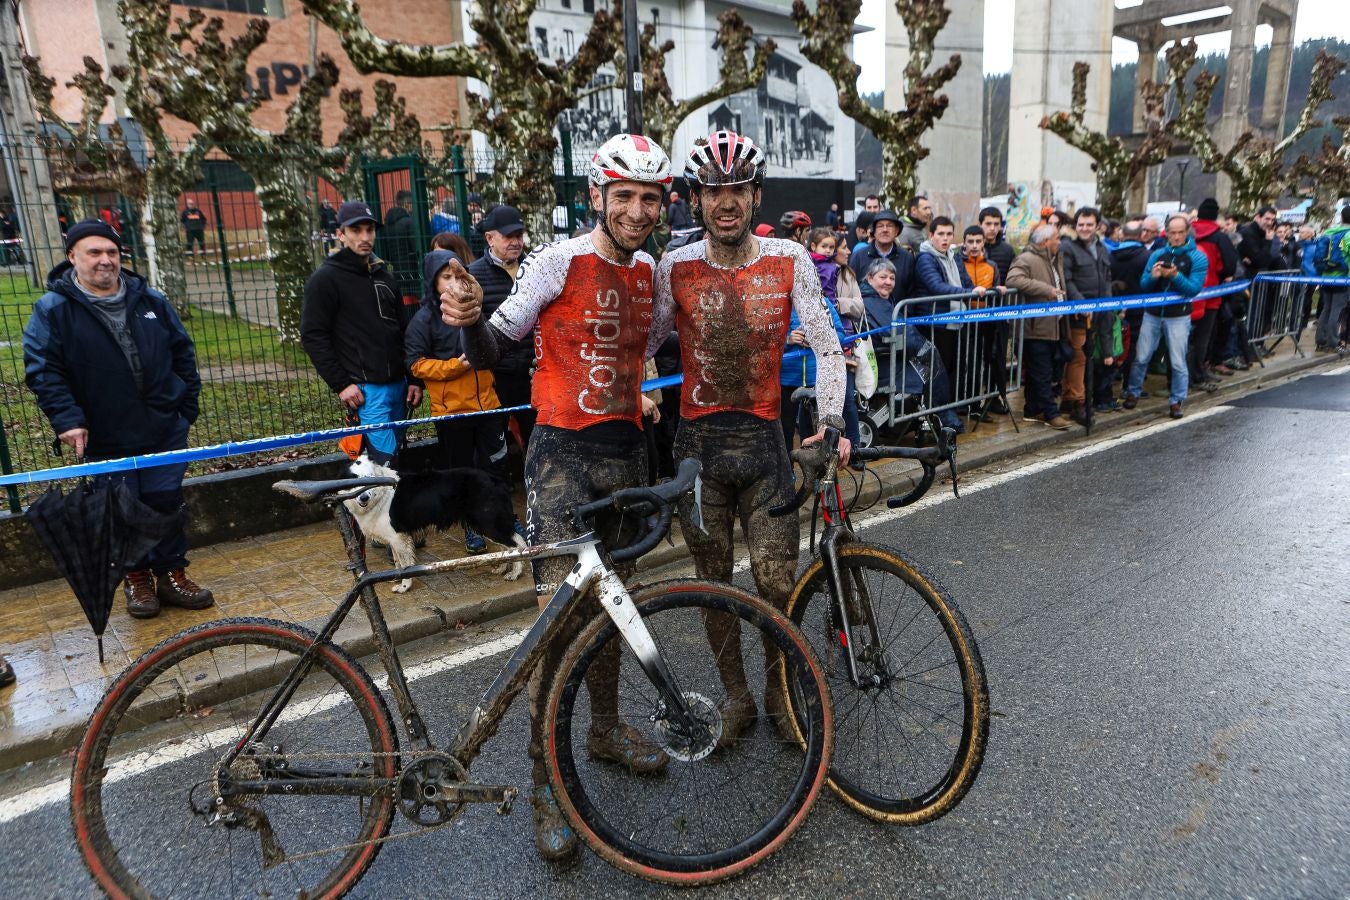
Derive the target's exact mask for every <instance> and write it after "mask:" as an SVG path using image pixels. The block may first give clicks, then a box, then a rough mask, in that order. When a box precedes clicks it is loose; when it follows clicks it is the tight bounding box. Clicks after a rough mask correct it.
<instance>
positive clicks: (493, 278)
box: [469, 205, 535, 450]
mask: <svg viewBox="0 0 1350 900" xmlns="http://www.w3.org/2000/svg"><path fill="white" fill-rule="evenodd" d="M478 230H479V232H481V233H482V235H483V240H484V241H486V242H487V250H486V252H484V253H483V255H482V256H480V257H479V258H478V259H476V260H474V261H473V262H472V263H470V264H469V274H470V275H472V276H473V277H474V279H475V280H476V281H477V282H478V284H479V286H480V287H482V289H483V314H484V315H486V316H488V317H489V318H490V317H491V316H492V314H493V313H495V312H496V311H497V308H498V307H499V306H501V305H502V302H503V301H504V300H506V297H507V295H508V294H510V293H511V289H512V288H514V287H515V286H516V275H517V274H518V273H519V272H520V263H521V260H522V259H523V258H524V256H525V223H524V222H523V221H521V218H520V211H519V210H517V209H516V208H515V207H514V206H506V205H501V206H494V207H492V209H490V210H488V212H487V214H486V215H484V216H483V218H482V220H481V221H480V222H479V223H478ZM533 368H534V341H533V340H531V339H529V338H527V339H525V340H522V341H516V342H514V343H513V344H512V346H510V347H503V348H502V353H501V355H500V356H498V358H497V363H496V365H494V366H493V367H492V377H493V378H495V379H496V382H497V396H498V397H499V398H500V399H501V402H502V406H525V407H528V406H529V405H530V386H531V383H530V372H531V370H532V369H533ZM511 417H512V418H513V419H515V422H516V430H517V431H518V432H519V433H520V444H521V449H522V450H523V449H524V448H525V447H528V446H529V444H530V433H531V432H532V431H533V430H534V420H535V413H534V410H533V409H524V410H521V411H520V412H517V413H513V414H512V416H511Z"/></svg>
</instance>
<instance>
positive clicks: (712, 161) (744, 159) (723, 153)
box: [684, 130, 768, 191]
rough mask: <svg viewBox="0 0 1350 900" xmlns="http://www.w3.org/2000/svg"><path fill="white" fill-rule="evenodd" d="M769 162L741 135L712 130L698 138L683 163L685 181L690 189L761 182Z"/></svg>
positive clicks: (753, 143) (752, 143) (762, 153)
mask: <svg viewBox="0 0 1350 900" xmlns="http://www.w3.org/2000/svg"><path fill="white" fill-rule="evenodd" d="M766 168H768V162H767V160H766V159H765V158H764V151H762V150H760V149H759V147H757V146H755V142H754V141H752V140H750V138H748V137H746V136H745V135H743V134H737V133H736V132H734V131H725V130H724V131H714V132H713V133H712V134H710V135H708V136H707V137H706V138H699V139H698V140H697V141H696V142H695V143H694V149H693V150H690V151H689V158H688V159H686V160H685V163H684V180H685V181H686V182H687V183H688V185H689V190H690V191H692V190H694V188H695V187H697V186H699V185H710V186H716V185H724V184H746V183H747V182H748V183H751V184H754V185H756V186H758V185H760V184H763V183H764V171H765V169H766Z"/></svg>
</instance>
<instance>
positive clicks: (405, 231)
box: [382, 191, 422, 309]
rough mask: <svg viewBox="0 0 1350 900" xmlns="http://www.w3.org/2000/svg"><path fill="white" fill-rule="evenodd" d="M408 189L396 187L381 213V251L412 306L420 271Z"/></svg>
mask: <svg viewBox="0 0 1350 900" xmlns="http://www.w3.org/2000/svg"><path fill="white" fill-rule="evenodd" d="M412 208H413V195H412V191H399V192H398V193H397V194H395V195H394V205H393V206H391V207H389V211H388V212H387V213H385V214H384V228H383V232H384V234H383V235H382V236H383V238H384V245H383V247H384V249H383V252H384V253H385V254H387V255H388V257H389V259H388V260H387V261H386V263H387V265H388V267H389V269H390V270H391V271H392V272H393V275H394V277H395V278H396V279H397V280H398V287H399V292H400V294H401V295H402V296H404V297H411V299H412V303H413V308H414V309H416V308H417V303H418V301H419V299H420V297H421V294H422V290H421V285H422V275H421V271H420V270H421V266H420V265H419V261H418V254H417V225H416V223H415V222H414V220H413V215H412Z"/></svg>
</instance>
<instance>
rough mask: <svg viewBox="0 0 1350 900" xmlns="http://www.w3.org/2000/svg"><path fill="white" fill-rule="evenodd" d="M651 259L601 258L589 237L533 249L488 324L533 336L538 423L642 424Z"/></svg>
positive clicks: (532, 399) (564, 425)
mask: <svg viewBox="0 0 1350 900" xmlns="http://www.w3.org/2000/svg"><path fill="white" fill-rule="evenodd" d="M653 268H654V265H653V262H652V258H651V257H650V256H649V255H648V254H646V253H644V252H641V251H639V252H637V253H635V254H633V259H632V260H631V261H630V262H629V263H628V265H623V264H622V263H616V262H612V261H610V260H608V259H605V258H604V257H603V256H601V255H600V253H599V251H597V250H596V248H595V244H594V243H592V242H591V238H590V235H582V236H581V237H577V238H571V239H569V240H564V241H559V242H557V243H556V244H548V245H545V246H543V247H540V248H538V249H536V250H535V251H534V252H532V253H531V254H530V255H529V256H527V257H526V258H525V261H524V262H523V263H521V266H520V272H519V274H518V276H517V278H516V285H515V287H514V288H513V289H512V291H511V294H510V296H508V297H507V298H506V300H504V301H503V302H502V305H501V306H499V307H498V308H497V311H496V312H495V313H493V314H492V318H491V320H490V321H489V324H491V325H492V326H493V327H494V328H496V329H497V330H498V331H500V332H501V333H502V334H505V335H506V336H508V337H510V338H512V339H514V340H518V341H519V340H524V338H525V336H526V335H528V334H530V332H531V331H533V332H534V360H535V372H534V381H533V385H532V387H531V393H530V402H531V404H532V405H533V406H534V408H535V410H536V411H537V412H538V419H537V421H538V423H539V424H540V425H552V426H554V427H557V428H567V429H571V430H573V431H575V430H578V429H581V428H585V427H587V426H589V425H595V424H597V423H600V422H610V421H616V420H617V421H624V422H632V423H633V424H634V425H635V426H637V427H638V428H641V427H642V400H641V397H642V364H643V357H642V351H643V348H644V347H646V346H647V333H648V331H650V330H651V324H652V269H653Z"/></svg>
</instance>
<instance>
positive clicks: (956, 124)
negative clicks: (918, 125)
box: [885, 0, 1002, 219]
mask: <svg viewBox="0 0 1350 900" xmlns="http://www.w3.org/2000/svg"><path fill="white" fill-rule="evenodd" d="M947 6H948V8H949V9H951V11H952V14H951V17H950V18H949V19H948V20H947V27H946V28H943V29H942V31H940V32H938V36H937V40H936V47H935V48H934V50H933V66H940V65H944V64H945V63H946V62H947V58H948V57H950V56H951V55H952V54H953V53H960V54H961V69H960V71H959V72H957V73H956V77H955V78H953V79H952V80H951V81H949V82H948V83H947V85H946V87H944V88H943V89H942V93H945V94H946V95H947V96H948V97H949V98H950V99H951V104H950V105H949V106H948V107H947V111H946V112H944V113H943V114H942V118H941V119H939V120H938V123H937V125H936V126H935V127H934V128H933V130H932V131H930V132H928V134H926V135H924V146H926V147H927V148H928V149H929V150H930V151H931V152H930V153H929V155H928V157H927V158H926V159H924V160H923V161H922V162H920V163H919V190H920V191H922V192H924V193H927V194H929V195H930V199H932V200H934V208H935V209H938V210H939V214H941V215H950V214H951V213H953V212H955V213H957V214H958V215H960V216H961V217H962V218H963V219H964V218H965V217H966V216H967V215H969V216H971V217H973V216H974V214H975V213H976V212H978V209H976V208H974V207H975V206H976V205H977V204H978V203H979V199H980V182H981V180H982V178H981V174H982V173H981V171H980V149H981V147H983V146H984V52H983V50H982V48H983V47H984V0H948V3H947ZM907 62H909V35H908V34H907V33H906V32H905V23H904V22H903V21H902V20H901V18H900V15H899V13H897V12H896V11H895V4H894V3H887V4H886V100H885V103H886V108H887V109H889V110H898V109H904V108H905V90H906V88H907V85H906V84H905V79H904V74H905V64H906V63H907ZM995 114H997V111H995ZM999 187H1002V185H1000V186H999ZM908 200H909V198H908V197H888V198H887V202H888V203H890V204H891V206H892V208H894V209H895V210H897V211H899V212H901V213H903V212H904V210H903V209H901V207H902V206H903V204H904V203H905V202H907V201H908ZM966 207H971V208H970V209H969V210H967V209H966Z"/></svg>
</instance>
